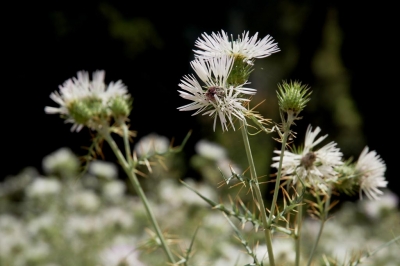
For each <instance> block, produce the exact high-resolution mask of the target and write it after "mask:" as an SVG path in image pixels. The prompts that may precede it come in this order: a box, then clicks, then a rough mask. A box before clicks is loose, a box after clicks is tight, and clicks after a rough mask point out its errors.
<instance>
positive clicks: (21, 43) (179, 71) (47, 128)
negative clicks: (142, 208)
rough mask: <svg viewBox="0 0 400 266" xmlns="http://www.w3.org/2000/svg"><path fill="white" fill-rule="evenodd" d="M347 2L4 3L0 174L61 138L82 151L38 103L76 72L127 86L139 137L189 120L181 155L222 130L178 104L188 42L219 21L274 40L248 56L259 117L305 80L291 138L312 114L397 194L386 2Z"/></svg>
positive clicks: (172, 130) (391, 24) (169, 132)
mask: <svg viewBox="0 0 400 266" xmlns="http://www.w3.org/2000/svg"><path fill="white" fill-rule="evenodd" d="M54 2H55V1H54ZM346 2H348V1H302V2H300V1H289V0H285V1H256V0H253V1H208V0H205V1H196V2H190V3H189V2H185V3H177V2H170V1H159V2H158V1H141V2H138V1H80V2H74V1H57V3H50V4H48V3H46V4H44V3H32V2H30V3H23V2H22V3H21V2H18V3H16V4H14V6H12V7H7V8H4V9H3V13H5V14H4V15H3V18H5V21H4V23H2V24H3V25H2V26H3V34H2V44H3V45H5V46H6V48H5V49H4V48H3V60H2V63H3V68H2V69H3V71H2V81H3V87H2V93H3V96H2V105H1V108H2V113H3V123H2V140H3V145H2V149H1V152H2V157H3V160H2V161H3V163H2V167H1V173H0V179H2V178H4V177H6V176H9V175H16V174H17V173H18V172H19V171H20V170H22V169H23V168H24V167H26V166H34V167H36V168H38V169H39V171H41V160H42V158H43V157H44V156H45V155H47V154H49V153H51V152H53V151H55V150H56V149H58V148H60V147H64V146H67V147H70V148H71V149H72V150H73V151H74V152H76V153H77V154H83V152H82V149H81V147H82V146H88V145H89V144H90V141H89V140H90V136H89V133H88V131H87V130H83V131H82V132H80V133H71V132H70V131H69V129H70V127H71V125H70V124H67V125H66V124H64V123H63V121H62V120H61V119H60V118H59V117H58V116H56V115H46V114H45V113H44V107H45V106H56V104H55V103H54V102H52V101H51V100H50V98H49V95H50V93H51V92H52V91H55V90H57V89H58V86H59V85H60V84H62V83H63V82H64V81H65V80H67V79H69V78H71V77H73V76H76V72H77V71H79V70H87V71H89V72H90V73H91V72H93V71H95V70H97V69H104V70H106V82H107V83H109V82H110V81H117V80H119V79H121V80H122V81H123V82H124V83H125V84H126V85H127V86H128V89H129V91H130V93H131V94H132V96H133V98H134V107H133V112H132V115H131V117H130V119H131V125H132V129H134V130H136V131H138V137H141V136H144V135H146V134H148V133H151V132H157V133H158V134H161V135H165V136H167V137H168V138H175V139H176V142H177V143H179V142H180V141H181V140H182V139H183V138H184V136H185V135H186V133H187V132H188V131H189V130H193V134H192V137H191V138H190V141H189V143H188V145H187V147H186V148H185V154H186V155H187V157H189V156H190V155H191V154H192V153H193V152H194V151H193V146H194V144H195V143H196V142H197V141H198V140H199V139H200V138H208V139H210V140H216V141H217V140H218V136H221V135H222V132H221V129H220V128H218V129H217V132H216V133H213V132H212V126H211V124H210V123H209V122H208V121H205V120H204V119H200V118H199V117H192V116H191V113H190V112H179V111H178V110H177V109H176V108H177V107H179V106H181V105H184V104H186V101H185V100H183V99H181V98H180V97H179V95H178V92H177V89H178V88H179V87H178V83H179V82H180V79H181V78H182V77H183V75H186V74H190V73H192V71H191V69H190V65H189V62H190V60H192V59H193V52H192V49H194V41H195V40H196V39H197V38H198V37H199V36H200V34H201V33H203V32H207V33H209V34H211V32H212V31H214V32H215V31H220V30H221V29H223V30H225V31H227V32H228V33H231V34H233V35H234V36H235V37H236V36H237V35H238V34H241V33H242V32H243V31H244V30H248V31H250V35H253V34H255V33H256V32H259V37H261V38H262V37H264V36H266V35H267V34H270V35H271V36H272V37H273V38H274V39H275V41H276V42H277V43H278V46H279V47H280V49H281V52H279V53H276V54H274V55H272V56H270V57H268V58H266V59H262V60H258V61H257V62H256V70H255V72H254V78H253V80H252V85H253V86H254V87H255V88H257V89H258V93H257V95H260V96H259V97H260V100H261V98H267V101H266V103H264V105H263V107H261V108H260V112H262V113H263V115H264V116H265V117H271V118H274V119H275V120H277V113H276V110H277V108H276V96H275V94H274V92H275V90H276V84H277V83H278V82H280V81H281V80H282V79H286V80H289V79H292V80H295V79H296V80H300V81H302V82H303V83H305V84H308V85H310V87H311V88H312V89H313V96H312V100H311V102H310V104H309V105H308V106H307V108H306V110H305V112H304V119H303V120H302V121H299V122H298V125H297V128H296V129H298V132H299V133H298V137H299V139H300V140H302V139H303V138H302V136H304V133H302V132H305V129H306V127H307V125H308V124H310V123H311V124H312V125H313V126H314V127H315V126H320V127H321V128H322V134H326V133H327V134H329V140H335V141H337V142H338V145H339V146H340V147H341V148H342V151H343V152H344V154H345V156H346V157H351V156H354V157H355V158H357V157H358V155H359V153H360V152H361V150H362V148H363V147H364V146H365V145H368V146H369V147H370V148H371V149H373V150H376V151H377V152H378V154H380V155H381V157H382V158H383V159H384V161H385V162H386V164H387V168H388V169H387V172H386V177H387V179H388V180H389V188H390V189H391V190H392V191H395V192H396V193H397V194H398V195H400V189H399V181H398V177H397V174H396V173H397V170H396V168H395V167H396V165H397V163H398V162H397V160H398V157H399V156H397V151H396V147H398V143H397V129H396V126H397V119H398V118H397V114H398V112H397V105H398V103H397V102H398V100H397V99H396V96H397V94H396V91H397V90H398V85H397V83H396V82H397V81H396V80H395V78H396V77H397V70H398V66H397V58H398V45H397V41H395V34H396V33H397V32H398V29H397V26H396V25H397V18H396V14H394V13H395V9H394V8H391V7H390V6H386V5H383V4H381V3H379V5H378V4H376V3H375V4H373V3H372V2H371V4H369V5H366V4H365V3H363V5H357V6H356V5H349V4H347V3H346ZM395 21H396V24H395ZM258 62H260V63H258ZM258 64H260V65H258ZM222 136H223V135H222ZM219 138H220V137H219ZM107 159H109V160H113V158H112V157H108V158H107ZM188 174H193V173H190V169H189V170H188Z"/></svg>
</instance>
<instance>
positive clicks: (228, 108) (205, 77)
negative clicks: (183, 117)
mask: <svg viewBox="0 0 400 266" xmlns="http://www.w3.org/2000/svg"><path fill="white" fill-rule="evenodd" d="M232 65H233V58H230V57H227V56H223V57H219V58H212V59H210V60H204V59H201V58H197V59H195V60H194V61H192V62H191V66H192V68H193V70H194V71H195V72H196V74H197V76H198V77H199V78H200V79H201V80H202V81H203V82H204V83H205V88H203V87H202V86H201V85H200V83H199V82H198V81H197V80H196V78H195V77H194V76H192V75H189V76H184V77H183V80H181V82H182V83H180V84H179V87H181V89H182V90H183V91H180V90H178V92H179V93H180V96H181V97H182V98H184V99H187V100H190V101H192V103H189V104H187V105H184V106H181V107H178V109H179V110H180V111H192V110H197V111H196V112H195V113H194V114H193V115H197V114H199V113H203V115H209V116H214V127H213V128H214V131H215V126H216V121H217V117H219V119H220V121H221V126H222V130H228V126H227V123H230V124H231V125H232V127H233V129H235V127H234V125H233V120H232V119H233V118H235V117H236V118H237V119H239V120H241V121H245V117H244V114H243V112H246V111H247V109H246V108H245V107H244V106H243V103H244V102H248V101H249V99H247V98H242V95H254V94H255V93H256V90H255V89H251V88H245V87H243V85H245V84H242V85H238V86H236V87H234V86H232V85H229V84H227V79H228V77H229V74H230V72H231V70H232Z"/></svg>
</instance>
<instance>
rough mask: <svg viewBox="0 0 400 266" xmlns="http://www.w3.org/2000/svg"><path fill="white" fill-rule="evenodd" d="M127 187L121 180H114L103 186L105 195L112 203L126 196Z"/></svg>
mask: <svg viewBox="0 0 400 266" xmlns="http://www.w3.org/2000/svg"><path fill="white" fill-rule="evenodd" d="M125 190H126V185H125V183H124V182H122V181H120V180H113V181H110V182H107V183H106V184H104V185H103V195H104V197H105V198H106V199H107V200H109V201H111V202H118V201H119V200H121V199H122V198H123V196H124V193H125Z"/></svg>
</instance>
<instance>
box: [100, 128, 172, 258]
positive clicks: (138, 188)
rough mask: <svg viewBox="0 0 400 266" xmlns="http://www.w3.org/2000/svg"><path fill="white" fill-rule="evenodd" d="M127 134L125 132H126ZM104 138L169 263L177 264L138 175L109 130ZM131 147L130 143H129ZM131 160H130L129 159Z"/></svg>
mask: <svg viewBox="0 0 400 266" xmlns="http://www.w3.org/2000/svg"><path fill="white" fill-rule="evenodd" d="M124 132H125V130H124ZM101 133H102V135H103V137H104V138H105V140H106V141H107V142H108V144H109V145H110V147H111V149H112V150H113V152H114V154H115V156H116V157H117V159H118V161H119V162H120V164H121V166H122V168H123V169H124V171H125V173H126V174H127V175H128V177H129V179H130V181H131V183H132V185H133V188H134V189H135V191H136V193H137V194H138V195H139V197H140V199H141V200H142V202H143V205H144V207H145V209H146V212H147V216H148V218H149V219H150V222H151V223H152V225H153V226H154V229H155V231H156V234H157V236H158V238H159V239H160V242H161V246H162V248H163V249H164V252H165V254H166V255H167V257H168V259H169V261H170V262H171V263H173V264H174V263H175V260H174V257H173V256H172V253H171V251H170V250H169V247H168V244H167V242H166V241H165V239H164V236H163V234H162V232H161V230H160V227H159V226H158V223H157V221H156V219H155V216H154V214H153V212H152V210H151V208H150V205H149V202H148V200H147V197H146V195H145V194H144V191H143V189H142V187H141V186H140V183H139V180H138V179H137V176H136V174H135V173H134V172H133V167H132V166H131V165H129V163H128V162H127V161H126V160H125V158H124V156H123V155H122V153H121V151H120V150H119V148H118V146H117V144H116V143H115V141H114V139H113V138H112V137H111V135H110V133H109V131H108V130H102V131H101ZM127 137H128V136H127V134H124V141H125V139H126V138H127ZM128 145H129V143H128ZM129 156H130V155H129ZM128 160H129V159H128Z"/></svg>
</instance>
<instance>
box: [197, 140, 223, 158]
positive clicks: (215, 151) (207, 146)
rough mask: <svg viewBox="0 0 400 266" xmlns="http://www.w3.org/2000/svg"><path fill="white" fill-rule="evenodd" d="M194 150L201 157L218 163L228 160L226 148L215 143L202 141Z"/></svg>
mask: <svg viewBox="0 0 400 266" xmlns="http://www.w3.org/2000/svg"><path fill="white" fill-rule="evenodd" d="M194 148H195V150H196V152H197V153H198V154H199V155H201V156H203V157H206V158H208V159H210V160H214V161H217V160H221V159H225V158H227V153H226V150H225V148H223V147H222V146H221V145H219V144H217V143H215V142H211V141H208V140H205V139H202V140H199V141H198V142H197V143H196V145H195V147H194Z"/></svg>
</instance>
